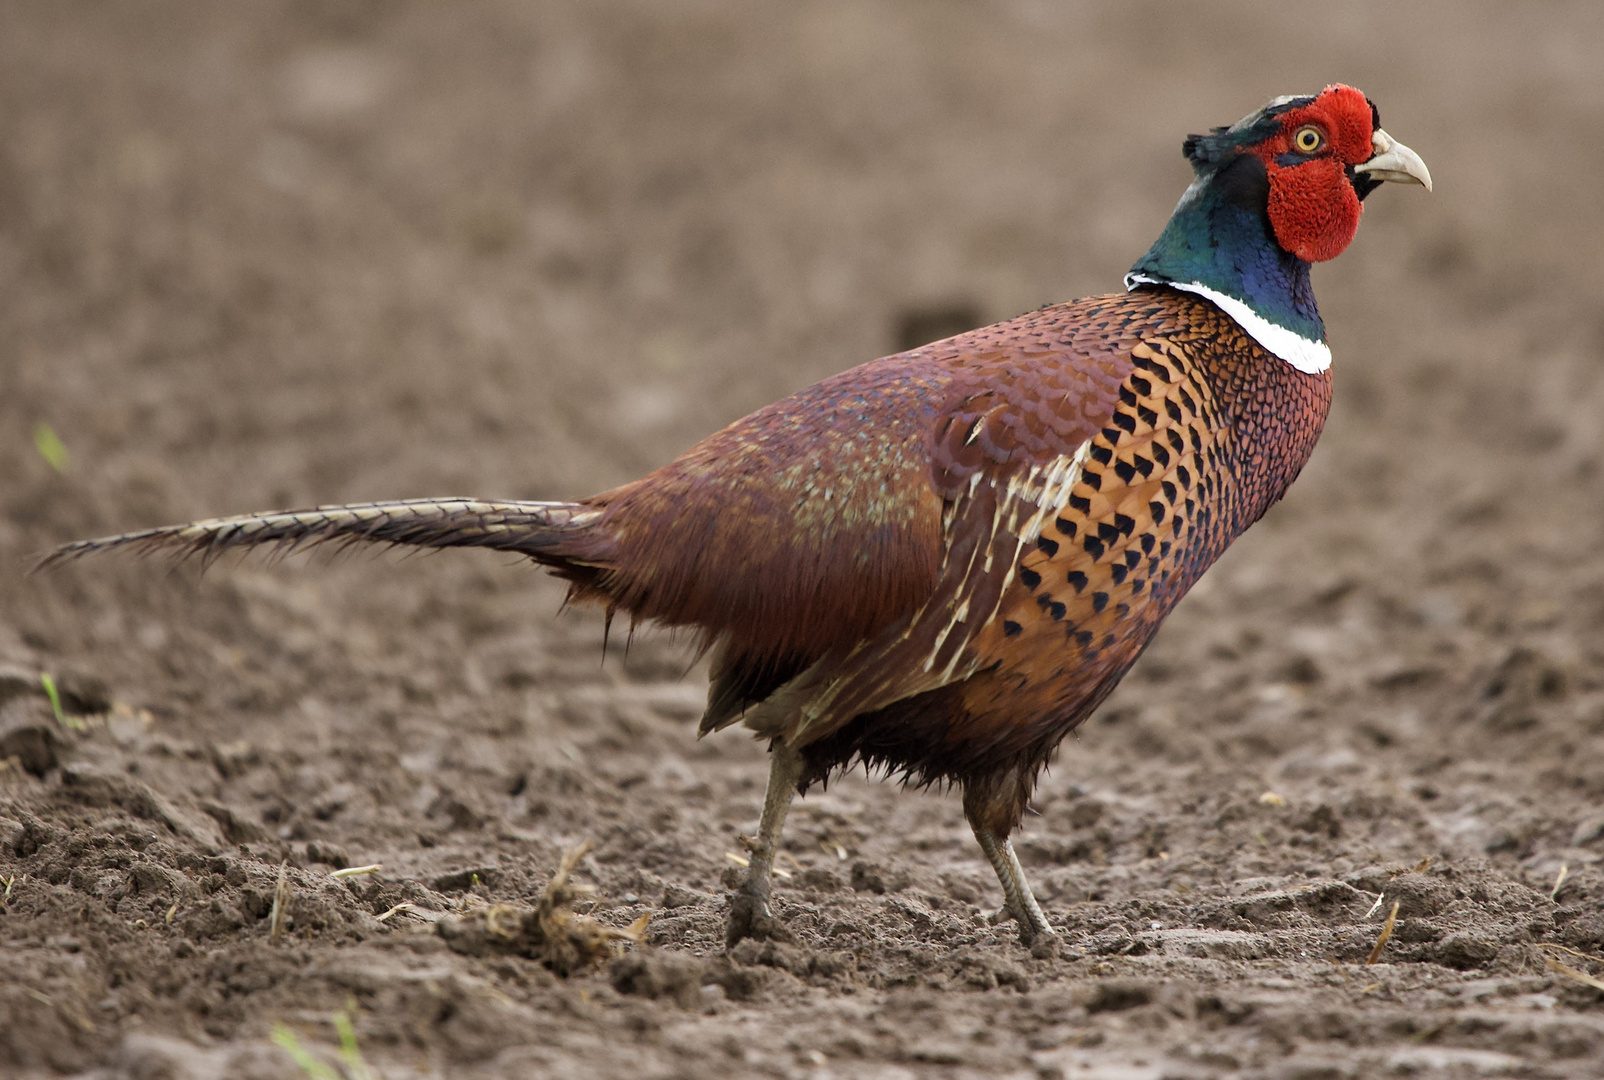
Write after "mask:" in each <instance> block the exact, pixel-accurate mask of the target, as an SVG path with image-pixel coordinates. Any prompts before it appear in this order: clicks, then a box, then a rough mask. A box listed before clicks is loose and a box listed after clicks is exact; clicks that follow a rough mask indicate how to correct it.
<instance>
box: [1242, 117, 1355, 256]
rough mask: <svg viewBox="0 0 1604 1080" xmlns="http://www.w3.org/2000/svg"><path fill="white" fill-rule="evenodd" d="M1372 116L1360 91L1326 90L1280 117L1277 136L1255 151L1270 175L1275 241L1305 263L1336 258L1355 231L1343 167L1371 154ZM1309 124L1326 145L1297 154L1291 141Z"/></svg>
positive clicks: (1352, 197) (1350, 190) (1350, 192)
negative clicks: (1320, 135)
mask: <svg viewBox="0 0 1604 1080" xmlns="http://www.w3.org/2000/svg"><path fill="white" fill-rule="evenodd" d="M1373 116H1374V114H1373V113H1372V111H1371V108H1370V102H1369V100H1367V99H1366V98H1365V96H1364V95H1363V94H1362V93H1360V92H1359V91H1357V90H1355V89H1353V88H1352V87H1351V86H1341V85H1337V86H1330V87H1327V88H1326V89H1325V91H1324V92H1322V93H1321V94H1320V95H1319V96H1318V97H1317V98H1315V99H1314V101H1312V102H1310V103H1309V104H1308V105H1305V106H1303V107H1302V108H1299V109H1294V110H1292V111H1291V112H1288V113H1286V114H1285V115H1284V116H1282V117H1281V130H1280V132H1279V133H1278V134H1277V135H1275V136H1274V137H1272V138H1270V139H1268V140H1266V141H1265V142H1263V143H1260V144H1259V145H1258V146H1257V147H1255V148H1254V150H1253V152H1254V153H1256V154H1257V155H1258V156H1259V157H1260V158H1261V159H1262V160H1263V161H1264V165H1265V169H1266V171H1268V173H1269V175H1270V199H1269V213H1270V224H1271V226H1272V227H1273V228H1274V229H1275V238H1276V241H1277V242H1278V243H1280V245H1281V246H1282V247H1283V248H1285V249H1286V250H1288V251H1290V252H1292V254H1294V255H1296V256H1297V257H1298V258H1300V259H1302V260H1304V261H1305V262H1323V261H1325V260H1326V259H1332V258H1335V257H1336V256H1338V255H1340V254H1341V253H1342V251H1343V249H1344V248H1346V247H1347V246H1348V245H1349V244H1350V243H1352V242H1353V237H1354V234H1355V233H1356V232H1358V230H1359V215H1360V213H1361V211H1362V209H1363V208H1362V206H1361V204H1360V202H1359V196H1358V193H1357V192H1355V191H1354V188H1353V184H1352V183H1351V182H1350V181H1349V179H1348V177H1347V168H1348V167H1349V166H1352V165H1358V164H1360V163H1362V162H1364V161H1366V160H1367V159H1369V157H1370V156H1371V153H1372V152H1373V151H1372V147H1371V134H1372V132H1373V130H1374V123H1373V119H1372V118H1373ZM1309 126H1313V127H1315V128H1317V129H1319V131H1320V133H1321V134H1322V136H1323V137H1324V145H1323V146H1322V148H1321V149H1320V150H1319V151H1317V152H1316V153H1314V154H1312V155H1307V156H1304V155H1299V154H1298V153H1297V152H1296V151H1295V149H1294V137H1295V135H1296V133H1297V132H1298V131H1299V130H1300V129H1302V128H1305V127H1309ZM1289 158H1290V159H1293V160H1292V161H1290V162H1289V160H1288V159H1289Z"/></svg>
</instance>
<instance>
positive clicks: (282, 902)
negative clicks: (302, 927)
mask: <svg viewBox="0 0 1604 1080" xmlns="http://www.w3.org/2000/svg"><path fill="white" fill-rule="evenodd" d="M290 896H291V889H290V861H289V860H288V859H285V860H284V861H283V862H281V863H279V864H278V884H277V885H276V886H274V888H273V913H272V914H271V915H270V916H269V917H268V922H267V925H268V927H269V931H268V938H267V939H268V941H270V942H272V943H273V944H274V945H277V944H278V939H279V938H281V937H283V936H284V924H285V922H287V921H288V920H289V917H290Z"/></svg>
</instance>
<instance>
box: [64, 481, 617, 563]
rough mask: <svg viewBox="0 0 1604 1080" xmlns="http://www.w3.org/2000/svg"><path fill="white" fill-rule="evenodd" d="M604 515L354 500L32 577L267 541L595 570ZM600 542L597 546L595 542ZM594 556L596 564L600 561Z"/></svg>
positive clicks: (139, 547)
mask: <svg viewBox="0 0 1604 1080" xmlns="http://www.w3.org/2000/svg"><path fill="white" fill-rule="evenodd" d="M600 516H601V511H600V510H598V509H596V508H594V507H590V506H584V505H582V504H577V503H560V502H484V501H481V500H478V499H409V500H406V501H403V502H379V503H351V504H348V505H344V506H319V507H317V508H315V509H312V510H286V511H278V512H272V513H265V514H244V515H241V516H239V517H226V518H214V519H212V520H210V521H195V522H191V523H190V524H187V525H168V526H165V527H163V528H160V529H142V530H140V531H139V532H130V533H123V534H122V535H120V536H105V537H101V538H100V539H98V540H78V541H74V542H73V543H70V544H63V545H62V546H61V547H58V548H56V550H54V551H52V552H50V553H49V554H48V555H46V556H45V557H44V558H42V559H40V560H39V562H38V563H37V564H36V565H35V566H34V568H33V569H34V572H36V573H37V572H38V571H40V570H44V569H47V568H48V567H52V566H56V565H58V564H61V563H65V562H71V561H73V560H74V559H80V558H82V557H83V556H85V555H92V554H96V553H98V552H102V551H112V550H115V549H118V548H129V549H132V550H134V551H136V552H139V553H141V554H152V553H156V552H165V553H169V554H172V555H176V556H178V557H179V558H181V559H182V558H198V559H199V560H200V561H201V564H202V565H203V566H204V565H206V564H209V563H210V562H212V561H213V560H214V559H216V558H217V557H218V556H220V555H222V554H223V553H224V552H226V551H229V550H231V549H233V548H243V547H255V546H258V545H261V544H270V545H273V546H275V547H277V548H278V549H279V550H280V551H281V552H283V553H286V554H287V553H289V552H291V551H295V550H297V549H298V548H301V547H307V546H312V545H317V544H326V543H330V542H338V543H339V544H341V545H342V546H345V545H349V544H358V543H378V544H397V545H404V546H409V547H432V548H442V547H482V548H493V549H495V550H497V551H515V552H518V553H520V554H523V555H528V556H530V557H531V558H534V559H538V560H539V561H541V562H546V563H552V564H557V565H570V566H574V565H577V566H586V565H589V566H597V565H600V564H601V563H604V562H605V555H604V550H605V548H606V547H607V546H608V545H607V543H606V542H605V540H603V539H602V538H598V537H594V536H591V537H588V538H583V537H582V534H584V533H586V532H588V531H589V530H587V529H586V528H585V527H586V526H587V525H589V524H591V523H592V522H594V521H595V520H596V519H597V518H599V517H600ZM598 541H600V542H598ZM598 559H599V560H600V561H598Z"/></svg>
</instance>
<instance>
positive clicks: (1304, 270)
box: [1131, 98, 1326, 341]
mask: <svg viewBox="0 0 1604 1080" xmlns="http://www.w3.org/2000/svg"><path fill="white" fill-rule="evenodd" d="M1308 100H1310V99H1308V98H1300V99H1287V100H1286V101H1285V102H1277V103H1276V106H1274V107H1272V109H1266V110H1265V111H1264V112H1261V113H1258V114H1256V115H1254V116H1251V117H1249V118H1247V119H1245V120H1243V121H1242V122H1240V123H1238V124H1236V125H1234V126H1232V127H1230V128H1219V129H1216V130H1215V132H1214V133H1213V134H1212V135H1206V136H1198V135H1194V136H1193V137H1192V138H1190V139H1188V140H1187V141H1186V148H1185V149H1186V155H1187V157H1188V158H1189V159H1190V160H1191V162H1192V166H1193V168H1194V170H1195V171H1196V173H1197V179H1196V180H1195V181H1194V182H1193V184H1192V186H1191V187H1189V188H1187V189H1186V194H1185V195H1183V196H1181V201H1180V203H1179V205H1177V206H1176V207H1175V213H1174V214H1172V215H1170V220H1169V223H1168V224H1167V225H1165V226H1164V231H1163V233H1161V234H1160V235H1159V238H1158V240H1157V241H1155V242H1154V244H1153V246H1152V247H1151V248H1149V249H1148V252H1147V254H1146V255H1143V256H1142V257H1141V258H1140V259H1138V260H1137V261H1136V265H1135V266H1133V267H1131V274H1133V275H1136V276H1139V277H1145V278H1152V279H1154V280H1156V281H1171V282H1180V283H1183V284H1184V283H1191V282H1195V283H1197V284H1199V285H1204V286H1207V287H1208V288H1210V289H1213V290H1215V291H1216V292H1221V293H1224V294H1225V295H1227V296H1231V297H1235V298H1236V299H1238V300H1240V301H1242V302H1243V303H1244V304H1247V305H1248V307H1250V308H1252V309H1253V310H1254V311H1255V312H1257V313H1258V314H1259V315H1261V316H1263V317H1264V318H1265V319H1267V320H1269V321H1270V322H1272V323H1275V324H1276V325H1278V326H1282V327H1285V328H1286V329H1288V330H1290V331H1292V332H1293V333H1295V334H1297V335H1298V336H1299V337H1301V338H1305V339H1307V340H1309V341H1324V340H1325V336H1326V334H1325V324H1324V323H1322V322H1321V321H1320V309H1319V307H1318V306H1317V305H1316V304H1315V301H1314V290H1313V288H1312V287H1311V286H1310V283H1309V264H1308V263H1306V262H1304V261H1303V260H1302V259H1300V258H1298V257H1297V256H1296V255H1294V254H1292V253H1291V252H1290V251H1287V250H1286V249H1284V248H1283V247H1282V246H1281V245H1280V244H1279V243H1278V242H1277V241H1276V239H1275V231H1274V229H1273V228H1272V227H1271V225H1270V215H1269V210H1268V203H1269V195H1270V178H1269V174H1268V173H1267V172H1266V170H1265V167H1264V162H1263V161H1261V160H1260V159H1259V158H1258V157H1257V156H1255V155H1253V154H1247V153H1242V152H1241V150H1240V148H1241V147H1243V146H1245V145H1249V144H1251V143H1254V142H1258V141H1259V140H1260V139H1262V138H1265V137H1267V136H1269V135H1270V134H1273V133H1274V131H1275V130H1276V127H1277V124H1278V121H1276V119H1275V117H1276V116H1277V115H1279V114H1280V113H1281V112H1284V111H1286V109H1288V108H1294V107H1296V106H1297V105H1299V104H1303V103H1305V102H1307V101H1308Z"/></svg>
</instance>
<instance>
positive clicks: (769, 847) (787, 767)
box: [724, 738, 802, 948]
mask: <svg viewBox="0 0 1604 1080" xmlns="http://www.w3.org/2000/svg"><path fill="white" fill-rule="evenodd" d="M801 779H802V754H801V752H800V751H798V750H796V749H794V748H793V747H792V746H791V745H790V744H788V743H787V742H786V741H785V740H784V739H783V738H781V739H777V740H775V742H774V745H773V746H771V747H770V748H769V790H768V794H767V795H766V796H764V799H763V820H762V821H761V822H759V823H758V827H757V842H756V843H754V844H753V845H752V861H751V864H750V865H749V866H748V868H747V872H746V880H745V881H744V882H742V883H741V887H740V889H739V890H737V892H736V893H735V897H734V899H733V900H732V901H731V902H730V921H729V925H728V926H727V927H725V930H724V945H725V947H726V948H733V947H734V946H735V944H736V943H737V942H738V941H740V940H741V939H742V938H759V939H762V938H775V939H777V940H780V941H789V940H791V932H790V931H789V930H787V929H786V928H785V924H784V923H782V922H780V921H779V920H778V919H776V918H775V917H774V916H773V915H772V914H771V913H770V911H769V871H771V870H772V869H774V856H775V853H776V852H778V851H779V849H780V829H781V828H782V827H783V826H784V825H785V815H786V812H787V811H788V810H790V809H791V800H792V799H794V798H796V785H797V781H799V780H801Z"/></svg>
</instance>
